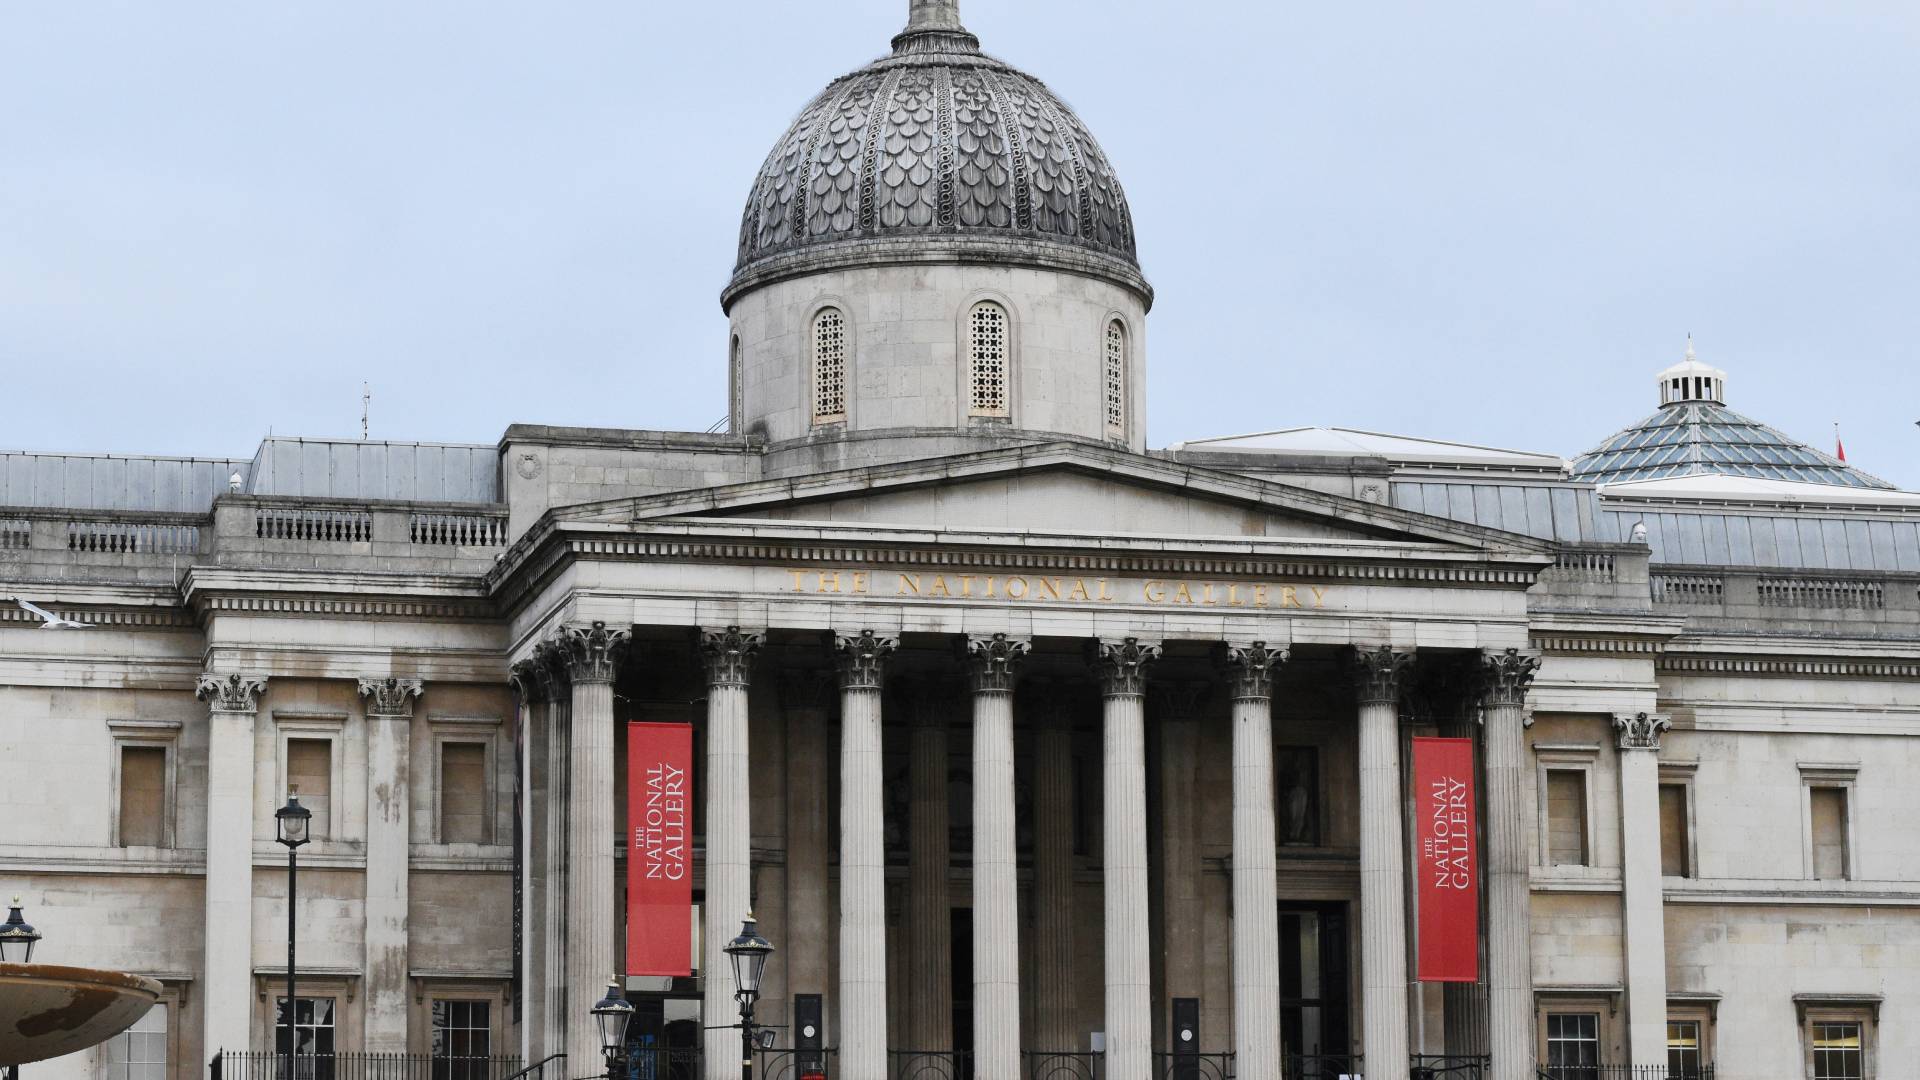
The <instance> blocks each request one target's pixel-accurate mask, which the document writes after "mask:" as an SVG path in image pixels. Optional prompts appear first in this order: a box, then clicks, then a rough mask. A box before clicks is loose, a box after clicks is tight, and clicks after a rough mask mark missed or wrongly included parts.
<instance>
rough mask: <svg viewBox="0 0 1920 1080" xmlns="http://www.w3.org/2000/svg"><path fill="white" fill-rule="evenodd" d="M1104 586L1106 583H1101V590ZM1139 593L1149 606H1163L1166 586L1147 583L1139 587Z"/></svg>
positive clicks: (1161, 582) (1153, 582) (1163, 583)
mask: <svg viewBox="0 0 1920 1080" xmlns="http://www.w3.org/2000/svg"><path fill="white" fill-rule="evenodd" d="M1105 585H1106V582H1104V581H1103V582H1101V586H1102V587H1103V588H1104V587H1105ZM1140 591H1141V594H1142V595H1144V596H1145V597H1146V598H1147V603H1149V604H1164V603H1166V602H1167V585H1166V583H1165V582H1163V581H1149V582H1147V583H1146V584H1145V585H1143V586H1141V587H1140Z"/></svg>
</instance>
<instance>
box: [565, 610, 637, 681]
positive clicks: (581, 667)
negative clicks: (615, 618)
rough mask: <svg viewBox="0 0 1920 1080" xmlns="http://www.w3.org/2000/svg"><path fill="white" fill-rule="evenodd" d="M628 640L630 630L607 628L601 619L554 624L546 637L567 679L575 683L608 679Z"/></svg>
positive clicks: (614, 672) (618, 664)
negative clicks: (590, 622)
mask: <svg viewBox="0 0 1920 1080" xmlns="http://www.w3.org/2000/svg"><path fill="white" fill-rule="evenodd" d="M632 640H633V633H632V631H629V630H610V629H608V628H607V624H606V623H604V622H595V623H594V624H593V625H592V626H562V627H557V628H556V629H555V630H554V632H553V637H552V638H551V639H550V641H551V643H552V645H553V646H554V648H555V654H554V655H555V656H556V657H557V658H558V659H559V661H560V663H561V664H562V665H564V667H563V670H564V671H565V672H566V674H567V678H568V679H570V680H572V681H573V682H576V683H610V682H612V681H613V678H614V676H615V675H616V674H618V673H619V670H620V660H621V658H622V657H624V656H625V655H626V652H627V645H628V644H629V643H630V642H631V641H632Z"/></svg>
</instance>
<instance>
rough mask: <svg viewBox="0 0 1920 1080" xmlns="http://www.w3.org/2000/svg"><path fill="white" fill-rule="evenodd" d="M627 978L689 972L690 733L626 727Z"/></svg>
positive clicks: (683, 728)
mask: <svg viewBox="0 0 1920 1080" xmlns="http://www.w3.org/2000/svg"><path fill="white" fill-rule="evenodd" d="M626 973H627V974H629V975H691V974H693V728H692V727H691V726H689V725H686V724H628V725H627V972H626Z"/></svg>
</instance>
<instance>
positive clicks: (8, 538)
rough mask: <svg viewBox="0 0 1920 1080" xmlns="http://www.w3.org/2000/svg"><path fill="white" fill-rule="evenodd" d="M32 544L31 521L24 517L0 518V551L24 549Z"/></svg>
mask: <svg viewBox="0 0 1920 1080" xmlns="http://www.w3.org/2000/svg"><path fill="white" fill-rule="evenodd" d="M32 546H33V522H31V521H28V520H27V519H25V518H0V551H15V550H19V551H24V550H26V549H27V548H29V547H32Z"/></svg>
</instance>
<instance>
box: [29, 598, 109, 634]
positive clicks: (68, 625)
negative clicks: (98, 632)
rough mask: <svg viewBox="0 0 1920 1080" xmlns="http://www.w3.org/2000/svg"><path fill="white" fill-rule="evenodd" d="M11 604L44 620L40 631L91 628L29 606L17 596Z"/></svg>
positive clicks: (88, 625) (86, 624)
mask: <svg viewBox="0 0 1920 1080" xmlns="http://www.w3.org/2000/svg"><path fill="white" fill-rule="evenodd" d="M13 602H14V603H16V604H19V605H20V606H21V607H23V608H26V609H27V610H28V611H30V612H32V613H34V614H35V615H38V616H40V617H41V618H42V619H45V620H46V621H45V622H43V623H41V624H40V629H42V630H88V629H91V628H92V627H93V624H92V623H86V622H76V621H74V620H73V619H63V618H61V617H60V616H58V615H55V614H54V613H53V612H51V611H48V610H47V609H46V608H43V607H38V606H35V605H33V604H29V603H27V602H26V601H25V600H22V599H20V598H19V597H17V596H16V597H14V598H13Z"/></svg>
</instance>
